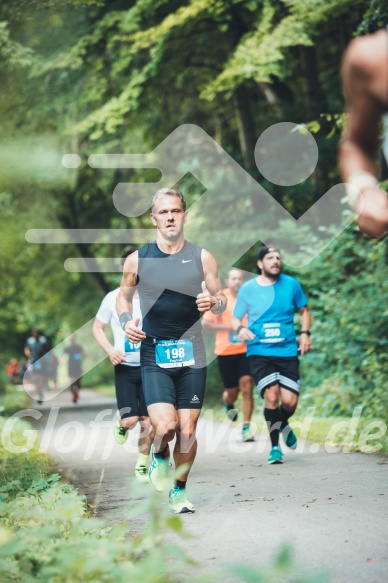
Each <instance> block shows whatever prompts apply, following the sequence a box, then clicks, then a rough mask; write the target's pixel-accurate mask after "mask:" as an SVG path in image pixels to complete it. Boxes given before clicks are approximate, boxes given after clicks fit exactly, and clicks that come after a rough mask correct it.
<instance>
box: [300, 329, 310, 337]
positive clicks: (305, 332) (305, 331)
mask: <svg viewBox="0 0 388 583" xmlns="http://www.w3.org/2000/svg"><path fill="white" fill-rule="evenodd" d="M301 334H307V336H311V332H310V330H302V332H301Z"/></svg>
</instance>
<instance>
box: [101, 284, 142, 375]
mask: <svg viewBox="0 0 388 583" xmlns="http://www.w3.org/2000/svg"><path fill="white" fill-rule="evenodd" d="M119 291H120V288H119V287H118V288H116V289H114V290H113V291H111V292H109V293H108V294H107V295H106V296H105V298H104V299H103V300H102V302H101V306H100V307H99V310H98V312H97V315H96V318H97V320H100V322H103V323H104V324H110V327H111V328H112V333H113V339H114V347H115V349H116V350H120V351H121V352H124V353H125V362H122V363H121V364H124V365H128V366H140V344H141V343H140V342H139V343H138V344H132V343H131V342H129V340H128V339H127V338H126V336H125V333H124V330H123V329H122V328H121V326H120V322H119V317H118V315H117V312H116V298H117V296H118V294H119ZM132 316H133V319H134V320H135V319H136V318H140V322H139V324H138V328H140V329H141V327H142V315H141V312H140V301H139V299H138V298H133V299H132Z"/></svg>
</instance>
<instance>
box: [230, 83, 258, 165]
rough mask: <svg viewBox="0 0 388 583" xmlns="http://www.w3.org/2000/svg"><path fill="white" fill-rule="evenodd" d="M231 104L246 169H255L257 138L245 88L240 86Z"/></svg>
mask: <svg viewBox="0 0 388 583" xmlns="http://www.w3.org/2000/svg"><path fill="white" fill-rule="evenodd" d="M233 104H234V109H235V112H236V119H237V127H238V136H239V140H240V147H241V152H242V155H243V160H244V164H245V167H246V169H247V170H248V169H250V168H254V167H255V156H254V151H255V145H256V140H257V136H256V134H255V129H254V123H253V118H252V113H251V109H250V103H249V93H248V90H247V89H246V87H243V86H240V87H237V89H236V90H235V92H234V95H233Z"/></svg>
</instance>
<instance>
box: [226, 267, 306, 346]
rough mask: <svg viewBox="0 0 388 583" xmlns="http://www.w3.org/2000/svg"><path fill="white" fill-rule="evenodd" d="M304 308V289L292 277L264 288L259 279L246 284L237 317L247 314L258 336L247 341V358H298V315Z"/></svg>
mask: <svg viewBox="0 0 388 583" xmlns="http://www.w3.org/2000/svg"><path fill="white" fill-rule="evenodd" d="M304 306H307V298H306V296H305V294H304V291H303V289H302V286H301V285H300V283H299V282H298V281H297V280H296V279H295V278H294V277H291V276H290V275H285V274H283V273H282V274H280V276H279V279H278V280H277V282H276V283H274V284H272V285H260V284H259V283H258V281H257V277H255V278H253V279H250V280H249V281H247V282H246V283H244V284H243V285H242V286H241V287H240V289H239V291H238V293H237V301H236V305H235V307H234V310H233V315H234V316H235V317H236V318H238V319H239V320H242V319H243V317H244V316H245V314H247V315H248V328H249V330H251V331H252V332H253V334H255V335H256V338H254V339H253V340H251V341H250V342H247V356H253V355H258V356H284V357H291V356H297V355H298V345H297V342H296V335H295V327H294V314H295V310H296V309H297V310H300V309H301V308H303V307H304Z"/></svg>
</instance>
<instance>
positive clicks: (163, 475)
mask: <svg viewBox="0 0 388 583" xmlns="http://www.w3.org/2000/svg"><path fill="white" fill-rule="evenodd" d="M169 473H170V458H169V457H167V458H165V459H160V458H157V457H156V455H155V448H154V446H153V445H151V465H150V467H149V470H148V478H149V481H150V483H151V484H152V486H153V487H154V488H155V490H156V491H157V492H163V491H164V490H165V489H166V486H167V482H168V475H169Z"/></svg>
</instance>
